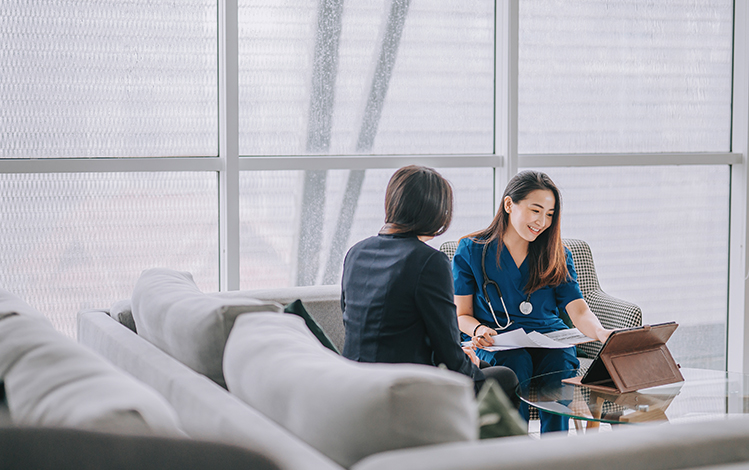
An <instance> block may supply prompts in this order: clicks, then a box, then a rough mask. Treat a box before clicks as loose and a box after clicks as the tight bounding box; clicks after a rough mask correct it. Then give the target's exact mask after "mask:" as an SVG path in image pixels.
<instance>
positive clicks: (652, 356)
mask: <svg viewBox="0 0 749 470" xmlns="http://www.w3.org/2000/svg"><path fill="white" fill-rule="evenodd" d="M678 326H679V325H678V324H677V323H676V322H668V323H659V324H656V325H643V326H639V327H635V328H628V329H625V330H616V331H614V332H613V333H611V335H610V336H609V338H608V340H607V341H606V343H604V345H603V347H602V348H601V351H600V352H599V353H598V356H597V357H596V358H595V359H594V360H593V363H592V364H591V365H590V368H588V370H587V372H586V373H585V375H583V376H579V377H573V378H570V379H564V380H563V382H565V383H571V384H575V385H582V386H585V387H589V388H591V389H594V390H600V391H605V392H615V393H624V392H632V391H634V390H639V389H642V388H648V387H655V386H657V385H665V384H670V383H675V382H682V381H684V377H683V376H682V375H681V372H680V371H679V365H678V364H677V363H676V361H674V358H673V356H671V352H670V351H669V350H668V348H667V347H666V342H667V341H668V339H669V338H670V337H671V335H672V334H673V333H674V331H675V330H676V328H677V327H678Z"/></svg>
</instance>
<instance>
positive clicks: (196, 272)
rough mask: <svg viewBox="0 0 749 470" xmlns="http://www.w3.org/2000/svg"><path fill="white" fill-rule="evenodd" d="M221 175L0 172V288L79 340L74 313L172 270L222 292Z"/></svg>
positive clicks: (127, 293) (123, 296) (128, 293)
mask: <svg viewBox="0 0 749 470" xmlns="http://www.w3.org/2000/svg"><path fill="white" fill-rule="evenodd" d="M217 191H218V189H217V178H216V174H215V173H210V172H208V173H79V174H29V175H26V174H0V195H1V196H2V205H0V239H1V240H2V241H3V242H2V244H0V286H1V287H3V288H5V289H7V290H10V291H11V292H13V293H15V294H16V295H18V296H19V297H21V298H23V299H25V300H26V301H27V302H28V303H29V304H31V305H32V306H34V307H35V308H37V309H38V310H40V311H41V312H43V313H44V314H45V315H47V316H48V317H49V318H50V320H52V322H53V324H54V325H55V327H56V328H58V329H59V330H60V331H62V332H64V333H66V334H68V335H70V336H75V315H76V313H77V312H78V311H79V310H81V309H84V308H109V307H110V306H111V305H112V304H113V303H114V302H115V301H117V300H120V299H126V298H130V296H131V295H132V292H133V287H134V285H135V282H136V280H137V279H138V277H139V276H140V273H141V272H142V271H143V270H144V269H146V268H151V267H168V268H172V269H177V270H180V271H188V272H190V273H192V275H193V277H194V278H195V281H196V283H197V284H198V286H199V287H200V288H201V289H203V290H204V291H206V292H207V291H217V290H218V200H217V197H216V195H217Z"/></svg>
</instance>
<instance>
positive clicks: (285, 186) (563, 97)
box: [0, 0, 744, 368]
mask: <svg viewBox="0 0 749 470" xmlns="http://www.w3.org/2000/svg"><path fill="white" fill-rule="evenodd" d="M514 5H516V6H517V8H516V9H515V8H514V7H513V6H514ZM733 8H734V6H733V2H731V1H730V0H665V1H659V2H653V1H646V0H622V1H603V0H602V1H590V0H569V1H565V2H558V1H554V0H517V1H516V0H508V1H505V0H502V1H496V2H491V1H484V0H471V1H465V0H446V1H439V2H434V1H429V0H410V1H407V0H376V1H371V0H352V1H348V0H347V1H346V2H343V1H342V0H288V1H284V2H278V1H271V0H264V1H260V0H237V1H236V2H234V1H225V0H220V1H218V2H217V1H212V0H188V1H185V2H177V3H175V2H166V1H156V2H153V1H146V0H131V1H128V2H119V1H110V2H98V3H97V2H90V1H82V0H55V1H51V2H41V3H40V2H36V1H31V0H12V1H9V2H4V3H3V8H2V9H0V24H1V25H2V28H0V39H2V43H3V45H4V46H3V47H2V48H0V69H1V70H3V73H2V74H0V126H1V127H0V134H1V136H2V138H1V139H0V190H1V191H2V192H1V193H0V196H1V197H2V202H3V204H2V206H0V233H2V239H3V246H2V248H1V249H0V286H2V287H4V288H6V289H9V290H11V291H13V292H16V293H18V294H19V295H20V296H22V297H23V298H25V299H26V300H27V301H28V302H30V303H31V304H32V305H34V306H35V307H37V308H38V309H40V310H42V311H43V312H45V313H46V314H47V315H49V316H50V318H52V319H53V321H54V323H55V325H56V326H57V327H58V328H59V329H60V330H62V331H65V332H66V333H68V334H70V335H71V336H74V334H75V333H74V329H75V326H74V325H75V314H76V312H77V311H78V310H80V309H82V308H88V307H108V306H110V305H111V304H112V303H114V302H115V301H117V300H120V299H123V298H127V297H129V296H130V294H131V292H132V287H133V284H134V282H135V280H136V279H137V278H138V276H139V275H140V272H141V271H142V270H143V269H145V268H148V267H152V266H166V267H170V268H174V269H179V270H183V271H189V272H191V273H192V274H193V275H194V277H195V279H196V281H197V282H198V285H199V286H200V287H201V289H203V290H204V291H215V290H217V289H219V286H221V285H224V280H225V279H224V278H221V279H219V276H221V275H222V274H220V273H222V272H223V271H222V269H223V268H224V267H225V266H226V265H227V264H224V263H226V260H231V261H232V262H234V261H237V260H238V265H239V269H238V273H237V274H232V272H229V274H228V276H234V277H235V278H236V279H234V280H235V281H236V282H235V283H234V284H232V285H237V286H239V287H240V288H242V289H253V288H265V287H281V286H291V285H307V284H321V283H338V282H339V280H340V273H341V264H342V259H343V256H344V255H345V253H346V250H347V249H348V248H349V247H350V246H351V245H352V244H353V243H355V242H357V241H359V240H361V239H363V238H365V237H368V236H371V235H374V234H375V233H376V232H377V231H378V230H379V228H380V227H381V226H382V224H383V216H384V213H383V212H384V209H383V199H384V189H385V186H386V184H387V181H388V179H389V177H390V175H391V174H392V172H393V171H394V169H395V168H397V167H398V166H401V165H404V164H408V163H419V164H426V165H429V166H433V167H437V168H438V169H439V170H440V171H441V172H442V173H443V174H444V175H445V176H446V177H447V178H448V179H449V180H450V181H451V182H452V183H453V185H454V188H455V194H456V209H455V220H454V222H453V225H452V227H451V229H450V231H449V232H448V233H447V234H445V235H443V236H442V237H440V238H438V239H436V240H434V241H432V242H431V243H432V245H433V246H435V247H437V246H439V244H440V243H441V242H443V241H446V240H455V239H458V238H459V237H461V236H463V235H465V234H467V233H469V232H471V231H474V230H478V229H480V228H483V227H485V226H486V225H487V224H488V223H489V221H490V220H491V218H492V216H493V212H494V209H495V204H496V198H497V196H498V194H501V192H502V189H503V185H504V183H505V177H506V176H508V175H507V171H505V170H506V169H508V168H527V167H530V168H537V169H541V170H543V171H546V172H548V173H549V174H550V175H551V176H552V178H553V179H554V180H555V181H556V182H557V183H558V184H559V186H560V188H561V189H562V192H563V196H564V202H565V206H564V219H563V221H562V226H563V236H565V237H576V238H582V239H585V240H586V241H588V243H589V244H590V245H591V247H592V249H593V253H594V257H595V261H596V265H597V268H598V274H599V277H600V278H601V283H602V286H603V288H604V289H605V290H606V291H607V292H609V293H611V294H613V295H615V296H618V297H621V298H624V299H627V300H630V301H633V302H635V303H637V304H638V305H640V306H641V307H642V309H643V312H644V318H645V322H648V323H655V322H660V321H667V320H675V321H677V322H679V323H680V325H681V326H680V328H679V329H678V330H677V334H676V335H675V337H674V339H673V340H672V343H671V344H670V346H671V347H672V350H673V351H674V353H675V355H676V356H677V360H679V361H680V362H681V364H682V365H685V366H690V365H691V366H705V367H713V368H722V367H723V366H724V364H725V332H726V311H727V300H726V299H727V290H728V266H729V250H728V243H729V241H728V238H729V237H728V233H729V227H730V226H731V224H733V223H736V221H732V220H729V207H730V204H731V201H730V197H731V195H730V180H731V177H732V168H731V164H733V162H736V161H738V159H732V157H730V152H731V151H732V150H733V149H732V148H731V137H732V133H735V129H733V128H732V122H733V121H732V119H734V118H735V116H734V114H733V113H735V110H734V109H732V71H733V65H734V64H733V60H734V58H733V55H734V52H733V48H732V41H733V40H734V39H733V21H734V19H733ZM224 12H228V13H224ZM227 22H236V24H237V36H236V37H233V36H231V34H232V33H230V32H229V33H227V31H233V30H232V29H231V28H225V27H224V25H225V24H226V23H227ZM516 26H517V31H515V29H514V28H515V27H516ZM513 32H517V34H516V35H515V34H514V33H513ZM224 38H226V39H227V40H228V41H229V43H228V44H225V43H223V42H222V41H223V40H224ZM219 51H228V53H227V54H231V53H233V52H236V53H237V56H238V70H237V72H236V76H235V78H236V80H237V82H238V86H237V87H236V89H231V87H232V86H233V85H231V84H230V85H228V86H227V89H223V88H222V89H219V87H220V86H223V85H222V84H223V83H225V82H224V81H222V80H221V78H222V74H225V73H226V71H227V70H229V71H231V70H233V69H232V68H225V67H224V65H225V64H226V63H227V60H224V59H226V58H228V55H227V56H222V57H220V56H219V53H220V52H219ZM515 52H517V54H515ZM742 60H744V59H742ZM229 62H230V61H229ZM222 64H224V65H222ZM514 71H517V80H516V81H515V80H513V79H512V78H514V76H513V73H514ZM230 82H231V81H230ZM226 83H229V82H226ZM225 96H228V98H227V99H226V100H224V97H225ZM227 102H228V103H232V105H233V104H234V103H238V112H237V114H235V115H232V114H231V112H233V111H228V110H229V108H231V107H230V106H228V105H226V106H225V103H227ZM515 105H516V108H515ZM232 109H234V108H232ZM232 116H233V117H232ZM227 119H228V120H231V119H234V120H235V121H236V124H237V126H229V128H230V129H235V130H229V131H228V132H229V135H228V136H226V135H225V134H223V133H222V132H223V131H222V129H225V128H226V126H224V127H222V126H223V124H225V123H226V120H227ZM222 139H226V141H231V142H236V143H237V146H238V155H237V154H236V153H235V154H234V155H233V156H230V155H228V153H229V152H228V151H227V149H226V148H224V147H226V146H225V145H224V143H225V142H226V141H225V140H222ZM513 142H516V143H517V148H516V149H515V148H513V146H512V145H509V144H511V143H513ZM232 151H234V150H232ZM230 158H234V159H235V160H231V161H229V160H228V159H230ZM40 160H41V161H42V162H43V164H40ZM227 161H229V163H230V164H226V163H227ZM634 162H638V165H640V166H635V165H634ZM502 165H504V166H502ZM227 168H229V170H227ZM222 172H223V173H222ZM228 172H231V175H232V177H233V178H228V179H227V178H223V177H225V176H226V175H227V173H228ZM237 173H238V174H237ZM226 181H228V182H226ZM225 182H226V183H225ZM232 184H233V185H235V186H234V187H233V189H235V190H236V191H227V186H229V185H232ZM227 194H228V195H232V194H233V195H234V196H233V197H235V198H236V197H238V198H239V200H238V201H232V202H237V203H238V208H237V207H236V206H237V204H235V206H234V207H235V208H234V209H227V208H226V207H225V205H224V204H220V202H222V203H223V202H226V201H225V200H224V199H222V197H226V195H227ZM232 211H233V212H232ZM228 219H230V220H231V221H232V222H236V224H226V221H227V220H228ZM738 223H740V224H743V223H744V221H743V220H742V221H740V222H738ZM225 224H226V225H225ZM232 227H233V228H232ZM225 230H233V232H232V233H231V235H234V236H235V237H234V240H237V242H236V243H234V244H232V242H227V245H228V246H219V244H220V243H223V242H220V240H224V238H222V237H224V236H225V235H226V233H225ZM220 281H221V282H220ZM695 345H698V347H695Z"/></svg>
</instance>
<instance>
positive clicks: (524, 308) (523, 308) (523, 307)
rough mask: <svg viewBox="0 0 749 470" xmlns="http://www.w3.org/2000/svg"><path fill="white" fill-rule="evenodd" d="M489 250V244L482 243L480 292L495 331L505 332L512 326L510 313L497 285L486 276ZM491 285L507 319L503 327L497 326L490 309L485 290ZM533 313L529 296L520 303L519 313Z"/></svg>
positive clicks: (490, 305)
mask: <svg viewBox="0 0 749 470" xmlns="http://www.w3.org/2000/svg"><path fill="white" fill-rule="evenodd" d="M488 249H489V242H487V243H484V249H483V251H482V252H481V272H482V273H483V274H484V284H483V285H482V286H481V288H482V290H483V291H484V298H485V299H486V305H488V306H489V312H491V314H492V318H494V323H496V325H497V328H495V329H496V330H500V331H502V330H506V329H507V328H509V326H510V325H512V320H510V313H509V311H508V310H507V305H505V299H504V298H503V297H502V291H501V290H500V289H499V284H497V283H496V282H494V281H492V280H491V279H489V276H488V275H487V274H486V250H488ZM489 285H492V286H494V288H495V289H496V290H497V294H499V301H500V302H502V307H503V308H504V309H505V317H506V318H507V324H506V325H505V326H502V325H500V324H499V320H497V315H496V314H495V313H494V308H493V307H492V302H491V300H489V290H488V289H487V286H489ZM532 311H533V305H532V304H531V302H530V295H529V296H528V298H527V299H526V300H524V301H522V302H521V303H520V313H522V314H523V315H530V313H531V312H532Z"/></svg>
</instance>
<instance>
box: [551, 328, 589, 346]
mask: <svg viewBox="0 0 749 470" xmlns="http://www.w3.org/2000/svg"><path fill="white" fill-rule="evenodd" d="M544 336H546V337H547V338H551V339H553V340H554V341H559V342H560V343H566V344H582V343H589V342H591V341H595V340H594V339H593V338H589V337H587V336H585V335H584V334H582V333H581V332H580V330H578V329H577V328H570V329H569V330H558V331H552V332H551V333H546V334H545V335H544Z"/></svg>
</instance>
